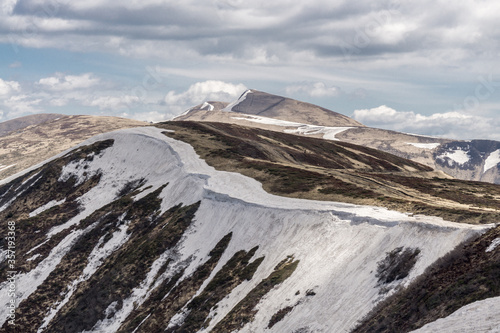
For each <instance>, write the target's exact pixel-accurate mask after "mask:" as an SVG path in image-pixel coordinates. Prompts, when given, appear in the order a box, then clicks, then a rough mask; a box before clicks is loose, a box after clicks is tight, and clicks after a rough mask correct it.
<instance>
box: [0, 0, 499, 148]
mask: <svg viewBox="0 0 500 333" xmlns="http://www.w3.org/2000/svg"><path fill="white" fill-rule="evenodd" d="M498 13H500V2H498V1H493V0H457V1H439V0H438V1H436V0H433V1H429V0H422V1H418V2H414V1H397V0H394V1H392V0H389V1H379V0H375V1H368V0H360V1H342V0H333V1H323V0H308V1H287V0H275V1H261V0H256V1H243V0H205V1H197V0H183V1H169V0H141V1H138V0H130V1H126V2H124V3H123V4H120V5H117V4H116V1H111V0H86V1H69V0H2V2H1V3H0V121H5V120H8V119H13V118H16V117H19V116H24V115H29V114H34V113H42V112H50V113H63V114H93V115H111V116H121V117H129V118H134V119H139V120H147V121H162V120H168V119H171V118H172V117H174V116H176V115H178V114H180V113H182V112H184V111H185V110H186V109H188V108H190V107H192V106H194V105H197V104H200V103H202V102H204V101H207V100H220V101H226V102H231V101H233V100H234V99H236V98H238V96H239V95H240V94H241V93H243V92H244V91H245V90H246V89H249V88H250V89H256V90H260V91H265V92H268V93H272V94H277V95H281V96H286V97H290V98H294V99H298V100H301V101H306V102H310V103H314V104H317V105H320V106H323V107H325V108H328V109H330V110H333V111H336V112H339V113H342V114H345V115H347V116H350V117H353V118H354V119H356V120H358V121H360V122H361V123H363V124H365V125H368V126H374V127H379V128H386V129H392V130H397V131H403V132H408V133H417V134H424V135H431V136H441V137H449V138H456V139H496V140H500V117H499V115H500V66H498V60H499V59H500V57H499V56H500V25H499V24H498V21H499V14H498Z"/></svg>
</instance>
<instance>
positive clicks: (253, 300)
mask: <svg viewBox="0 0 500 333" xmlns="http://www.w3.org/2000/svg"><path fill="white" fill-rule="evenodd" d="M298 264H299V261H298V260H294V258H293V256H288V257H287V258H286V259H284V260H283V261H282V262H280V263H279V264H278V265H277V266H276V267H275V268H274V272H272V273H271V274H270V275H269V276H268V277H267V278H265V279H264V280H262V281H261V282H260V283H259V284H258V285H257V286H256V287H255V288H254V289H252V290H251V291H250V292H249V293H248V294H247V295H246V296H245V298H243V299H242V300H241V301H240V302H239V303H238V304H236V306H235V307H234V308H232V309H231V311H230V312H229V313H228V314H227V315H226V317H224V319H222V320H221V321H220V322H218V323H217V325H215V327H214V329H213V330H212V332H214V333H226V332H232V331H234V330H236V329H240V328H242V327H243V326H244V325H245V324H247V323H249V322H251V321H252V320H253V318H254V316H255V314H256V313H257V310H255V306H256V305H257V304H258V303H259V302H260V300H261V299H262V297H264V296H265V295H266V294H267V293H268V292H269V291H271V289H273V288H274V287H275V286H277V285H279V284H281V283H282V282H283V281H285V280H286V279H288V278H289V277H290V276H291V275H292V274H293V272H294V271H295V269H296V268H297V265H298Z"/></svg>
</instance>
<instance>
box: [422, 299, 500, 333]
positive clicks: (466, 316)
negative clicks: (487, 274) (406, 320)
mask: <svg viewBox="0 0 500 333" xmlns="http://www.w3.org/2000/svg"><path fill="white" fill-rule="evenodd" d="M434 332H439V333H457V332H474V333H486V332H491V333H495V332H500V297H492V298H487V299H485V300H482V301H477V302H474V303H471V304H468V305H466V306H464V307H461V308H460V309H458V310H457V311H455V312H453V313H452V314H451V315H449V316H448V317H445V318H440V319H438V320H436V321H434V322H432V323H429V324H427V325H425V326H423V327H422V328H420V329H418V330H415V331H412V333H434Z"/></svg>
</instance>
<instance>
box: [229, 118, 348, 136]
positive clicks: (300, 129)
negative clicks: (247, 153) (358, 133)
mask: <svg viewBox="0 0 500 333" xmlns="http://www.w3.org/2000/svg"><path fill="white" fill-rule="evenodd" d="M231 118H233V119H237V120H247V121H251V122H254V123H260V124H267V125H275V126H282V127H294V128H293V129H285V130H284V132H285V133H290V134H302V135H315V134H323V139H326V140H338V139H337V138H336V137H335V135H337V134H339V133H341V132H343V131H345V130H348V129H350V128H352V127H328V126H317V125H309V124H302V123H296V122H293V121H287V120H281V119H275V118H268V117H261V116H247V117H231Z"/></svg>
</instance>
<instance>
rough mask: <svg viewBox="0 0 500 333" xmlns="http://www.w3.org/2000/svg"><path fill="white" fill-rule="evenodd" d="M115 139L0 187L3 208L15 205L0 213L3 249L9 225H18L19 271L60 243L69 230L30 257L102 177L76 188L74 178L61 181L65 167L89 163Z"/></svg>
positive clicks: (1, 272)
mask: <svg viewBox="0 0 500 333" xmlns="http://www.w3.org/2000/svg"><path fill="white" fill-rule="evenodd" d="M113 143H114V141H113V140H105V141H99V142H96V143H94V144H92V145H88V146H83V147H80V148H79V149H77V150H75V151H73V152H71V153H69V154H67V155H65V156H63V157H60V158H58V159H56V160H54V161H52V162H51V163H48V164H46V165H44V166H42V167H40V168H38V169H36V170H33V171H31V172H28V173H26V174H25V175H24V176H21V177H18V178H16V179H14V180H13V181H11V182H9V183H7V184H4V185H2V186H0V207H1V206H3V205H5V204H7V203H9V202H11V201H12V200H14V199H15V200H14V201H12V203H11V204H10V205H9V206H8V207H7V209H5V210H4V211H3V212H1V213H0V221H3V222H4V223H1V224H0V247H2V248H5V238H4V237H5V236H6V235H7V222H8V221H15V222H16V270H17V271H18V272H20V273H22V272H27V271H29V270H31V269H32V268H33V267H35V266H36V265H37V264H38V263H39V262H40V261H41V260H42V259H43V258H45V256H46V255H47V254H48V253H49V252H50V250H51V249H52V248H53V247H54V246H55V244H58V243H59V242H60V241H61V240H62V239H63V238H64V237H65V236H66V235H67V234H68V233H69V232H70V231H71V229H69V230H66V231H64V232H61V233H60V234H58V235H55V236H54V237H52V238H51V239H50V241H49V242H47V243H45V244H44V245H43V246H41V247H40V248H39V249H38V250H37V251H36V252H34V253H30V254H27V252H28V251H29V249H32V248H33V247H35V246H36V245H39V244H42V243H43V242H44V241H45V238H46V236H45V234H46V233H47V232H48V231H49V230H50V229H51V228H52V227H55V226H57V225H60V224H62V223H64V222H66V221H67V220H69V219H70V218H72V217H74V216H76V215H77V214H78V213H79V212H80V205H79V203H77V202H76V201H75V200H76V199H77V198H78V197H80V196H82V195H83V194H85V193H86V192H88V191H89V190H91V189H92V188H93V187H94V186H96V185H97V184H98V183H99V180H100V178H101V175H100V174H95V175H92V176H90V177H88V179H87V180H86V181H84V182H83V183H81V184H79V185H76V183H77V180H76V179H75V178H74V177H72V178H69V179H68V180H66V181H58V179H59V176H60V175H61V172H62V168H63V166H65V165H66V164H68V163H70V162H73V161H82V162H84V161H90V160H92V159H93V158H94V156H95V155H99V154H100V153H101V152H102V151H103V150H104V149H106V148H109V147H111V146H112V145H113ZM63 199H65V202H64V203H62V204H60V205H58V206H55V207H52V208H50V209H48V210H46V211H44V212H42V213H40V214H38V215H36V216H33V217H29V213H30V212H32V211H34V210H35V209H36V208H38V207H41V206H43V205H45V204H47V203H48V202H50V201H53V200H55V201H61V200H63ZM37 253H38V254H41V256H39V257H38V258H37V259H35V260H32V261H26V259H29V257H31V256H33V255H34V254H37ZM7 271H8V269H6V262H3V263H1V264H0V282H2V281H5V278H6V273H7Z"/></svg>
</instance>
